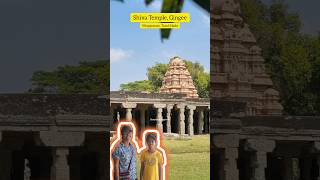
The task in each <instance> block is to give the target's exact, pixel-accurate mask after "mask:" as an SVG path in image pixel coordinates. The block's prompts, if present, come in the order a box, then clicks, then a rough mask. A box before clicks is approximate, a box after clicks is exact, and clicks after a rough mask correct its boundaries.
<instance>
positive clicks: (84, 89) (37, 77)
mask: <svg viewBox="0 0 320 180" xmlns="http://www.w3.org/2000/svg"><path fill="white" fill-rule="evenodd" d="M109 72H110V71H109V61H107V60H97V61H93V62H91V61H83V62H80V63H79V65H77V66H70V65H66V66H59V67H58V68H57V69H56V70H53V71H36V72H34V73H33V75H32V78H31V81H32V85H33V88H31V89H29V92H30V93H63V94H65V93H66V94H69V93H107V92H109V83H110V80H109V77H110V74H109Z"/></svg>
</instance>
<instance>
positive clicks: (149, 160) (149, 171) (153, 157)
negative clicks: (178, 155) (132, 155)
mask: <svg viewBox="0 0 320 180" xmlns="http://www.w3.org/2000/svg"><path fill="white" fill-rule="evenodd" d="M141 162H144V171H143V179H142V180H159V169H158V167H159V166H158V164H159V163H160V164H161V165H162V164H163V157H162V154H161V152H159V151H158V150H157V151H155V152H153V153H150V152H149V151H148V150H145V151H143V152H142V154H141Z"/></svg>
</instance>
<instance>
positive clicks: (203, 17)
mask: <svg viewBox="0 0 320 180" xmlns="http://www.w3.org/2000/svg"><path fill="white" fill-rule="evenodd" d="M201 20H202V22H203V23H204V25H205V26H210V17H209V16H208V15H205V14H202V15H201Z"/></svg>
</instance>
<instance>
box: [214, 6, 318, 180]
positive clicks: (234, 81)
mask: <svg viewBox="0 0 320 180" xmlns="http://www.w3.org/2000/svg"><path fill="white" fill-rule="evenodd" d="M210 81H211V82H210V85H211V91H210V92H211V97H212V99H211V108H210V109H211V114H210V115H211V121H210V133H211V178H212V179H215V180H316V179H320V173H319V172H320V170H319V169H320V118H319V117H297V116H283V115H282V109H283V108H282V106H281V104H280V103H279V93H278V92H277V91H276V90H275V89H273V85H272V81H271V79H270V77H269V76H268V75H267V74H266V71H265V67H264V59H263V57H262V56H261V49H260V48H259V47H258V46H257V42H256V39H255V37H254V35H253V34H252V33H251V32H250V27H249V26H248V25H247V24H246V23H245V22H244V20H243V18H242V15H241V8H240V3H239V1H238V0H214V1H211V80H210Z"/></svg>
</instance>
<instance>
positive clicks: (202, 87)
mask: <svg viewBox="0 0 320 180" xmlns="http://www.w3.org/2000/svg"><path fill="white" fill-rule="evenodd" d="M184 62H185V64H186V66H187V69H188V71H189V72H190V75H191V77H192V80H193V82H194V85H195V87H196V89H197V91H198V95H199V96H200V97H209V81H210V75H209V73H207V72H205V71H204V67H203V66H202V65H201V64H200V63H198V62H195V63H193V62H191V61H186V60H185V61H184Z"/></svg>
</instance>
